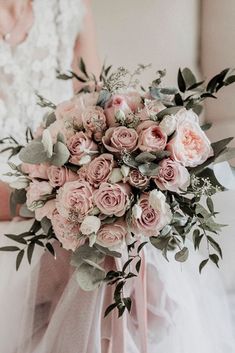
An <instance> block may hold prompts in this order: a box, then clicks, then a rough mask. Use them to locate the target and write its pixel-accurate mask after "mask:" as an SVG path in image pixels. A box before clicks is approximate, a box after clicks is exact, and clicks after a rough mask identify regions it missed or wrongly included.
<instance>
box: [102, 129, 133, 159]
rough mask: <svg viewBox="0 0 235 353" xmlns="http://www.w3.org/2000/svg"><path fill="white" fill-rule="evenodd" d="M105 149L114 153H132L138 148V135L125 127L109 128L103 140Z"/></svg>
mask: <svg viewBox="0 0 235 353" xmlns="http://www.w3.org/2000/svg"><path fill="white" fill-rule="evenodd" d="M102 141H103V144H104V146H105V148H106V149H107V150H108V151H110V152H113V153H120V152H125V151H127V152H132V151H134V150H135V149H136V148H137V143H138V134H137V132H136V131H135V130H134V129H130V128H127V127H125V126H118V127H111V128H109V129H108V130H107V131H106V133H105V136H104V137H103V139H102Z"/></svg>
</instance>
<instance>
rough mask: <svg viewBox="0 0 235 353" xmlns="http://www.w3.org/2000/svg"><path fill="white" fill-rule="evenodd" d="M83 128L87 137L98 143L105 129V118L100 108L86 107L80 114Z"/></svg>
mask: <svg viewBox="0 0 235 353" xmlns="http://www.w3.org/2000/svg"><path fill="white" fill-rule="evenodd" d="M82 122H83V126H84V128H85V130H86V132H87V134H88V136H89V137H92V136H94V139H95V140H96V141H100V140H101V138H102V135H103V131H104V130H105V129H106V117H105V114H104V110H103V109H102V108H101V107H88V108H86V109H85V110H84V111H83V113H82Z"/></svg>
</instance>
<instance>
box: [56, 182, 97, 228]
mask: <svg viewBox="0 0 235 353" xmlns="http://www.w3.org/2000/svg"><path fill="white" fill-rule="evenodd" d="M92 193H93V190H92V187H91V186H90V184H89V183H87V182H86V181H69V182H67V183H65V184H64V186H62V187H61V188H60V189H59V190H58V194H57V197H56V207H57V210H58V212H59V213H60V214H61V216H63V217H64V218H67V219H71V220H74V221H78V222H80V223H81V222H82V221H83V219H84V218H85V217H86V216H87V215H88V214H89V212H90V211H91V210H92V208H93V203H92Z"/></svg>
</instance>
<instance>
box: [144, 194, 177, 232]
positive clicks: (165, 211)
mask: <svg viewBox="0 0 235 353" xmlns="http://www.w3.org/2000/svg"><path fill="white" fill-rule="evenodd" d="M149 204H150V206H151V207H152V208H153V209H154V210H157V211H159V212H160V213H161V214H162V215H163V216H164V217H162V222H161V223H162V224H161V227H159V228H163V226H165V225H166V224H168V223H170V221H171V218H172V213H171V210H170V206H169V205H168V204H167V202H166V197H165V195H164V194H163V193H162V192H161V191H159V190H157V189H154V190H152V191H150V194H149Z"/></svg>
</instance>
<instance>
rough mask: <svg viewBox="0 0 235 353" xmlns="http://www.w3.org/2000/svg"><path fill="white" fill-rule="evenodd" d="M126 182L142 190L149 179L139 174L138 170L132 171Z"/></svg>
mask: <svg viewBox="0 0 235 353" xmlns="http://www.w3.org/2000/svg"><path fill="white" fill-rule="evenodd" d="M128 182H129V184H131V185H132V186H134V187H136V188H139V189H143V188H145V187H146V186H147V185H148V183H149V178H148V177H147V176H144V175H143V174H141V173H140V171H139V170H138V169H133V170H131V171H130V173H129V175H128Z"/></svg>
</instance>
